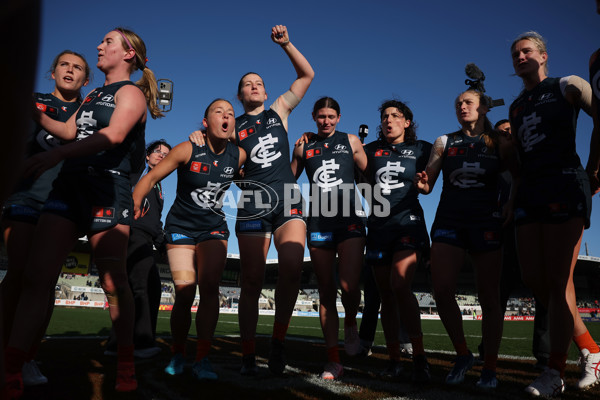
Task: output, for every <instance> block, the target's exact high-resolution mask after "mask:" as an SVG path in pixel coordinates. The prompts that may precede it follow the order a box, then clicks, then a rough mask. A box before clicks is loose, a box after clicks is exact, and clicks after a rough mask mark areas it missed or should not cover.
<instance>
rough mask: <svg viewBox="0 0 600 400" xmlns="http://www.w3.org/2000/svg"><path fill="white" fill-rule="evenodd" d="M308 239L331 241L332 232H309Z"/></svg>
mask: <svg viewBox="0 0 600 400" xmlns="http://www.w3.org/2000/svg"><path fill="white" fill-rule="evenodd" d="M310 240H311V241H312V242H331V241H333V232H311V233H310Z"/></svg>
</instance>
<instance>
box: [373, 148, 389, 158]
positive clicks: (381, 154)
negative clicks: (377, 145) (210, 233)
mask: <svg viewBox="0 0 600 400" xmlns="http://www.w3.org/2000/svg"><path fill="white" fill-rule="evenodd" d="M391 155H392V152H391V151H389V150H384V149H377V151H376V152H375V157H389V156H391Z"/></svg>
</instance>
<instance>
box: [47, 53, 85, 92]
mask: <svg viewBox="0 0 600 400" xmlns="http://www.w3.org/2000/svg"><path fill="white" fill-rule="evenodd" d="M52 79H54V80H55V81H56V83H55V84H56V87H58V88H59V89H61V90H67V91H71V92H79V90H80V89H81V87H82V86H85V85H87V84H88V78H86V76H85V61H83V60H82V59H81V57H78V56H76V55H74V54H63V55H62V56H60V58H59V59H58V62H57V63H56V68H55V69H54V71H53V72H52Z"/></svg>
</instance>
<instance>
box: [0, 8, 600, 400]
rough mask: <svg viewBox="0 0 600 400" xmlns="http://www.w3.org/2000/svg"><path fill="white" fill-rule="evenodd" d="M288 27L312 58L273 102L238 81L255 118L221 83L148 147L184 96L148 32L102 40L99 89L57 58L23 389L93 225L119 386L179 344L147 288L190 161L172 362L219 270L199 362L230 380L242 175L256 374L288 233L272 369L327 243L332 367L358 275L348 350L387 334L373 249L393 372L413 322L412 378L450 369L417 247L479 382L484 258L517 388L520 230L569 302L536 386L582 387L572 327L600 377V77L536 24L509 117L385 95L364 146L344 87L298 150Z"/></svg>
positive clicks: (13, 209)
mask: <svg viewBox="0 0 600 400" xmlns="http://www.w3.org/2000/svg"><path fill="white" fill-rule="evenodd" d="M599 11H600V6H599ZM271 40H272V41H273V42H274V43H275V44H277V45H279V46H281V48H282V50H283V51H284V52H285V54H286V55H287V56H288V58H289V59H290V61H291V63H292V65H293V67H294V69H295V71H296V74H297V78H296V79H295V80H294V82H293V83H292V85H291V87H290V88H289V90H288V91H286V92H285V93H283V94H282V95H280V96H279V97H277V98H276V99H275V101H274V102H273V103H272V104H270V105H268V104H266V100H267V94H266V93H267V92H266V88H265V84H264V81H263V78H262V77H261V76H260V75H258V74H257V73H254V72H249V73H247V74H245V75H244V76H243V77H242V78H241V79H240V81H239V84H238V90H237V95H238V99H239V100H240V102H241V103H242V105H243V108H244V114H243V115H241V116H238V117H237V118H236V116H235V113H234V109H233V106H232V104H231V103H230V102H229V101H227V100H224V99H216V100H214V101H212V102H211V103H210V104H209V105H208V106H207V107H206V111H205V113H204V118H203V120H202V124H203V129H202V131H197V132H194V133H192V134H191V135H190V137H189V140H186V141H184V142H182V143H180V144H178V145H176V146H174V147H173V148H171V146H170V145H169V144H168V143H166V142H165V141H157V142H153V143H151V144H150V145H148V146H146V144H145V134H144V132H145V126H146V120H147V111H149V112H150V116H151V117H152V118H159V117H162V116H163V115H162V113H161V111H160V110H159V109H158V107H157V105H156V104H157V102H156V99H157V88H156V79H155V77H154V74H153V73H152V71H151V70H150V69H149V68H147V66H146V62H147V59H146V47H145V44H144V42H143V41H142V39H141V38H140V37H139V36H138V35H136V34H135V33H134V32H132V31H130V30H127V29H124V28H115V29H114V30H112V31H110V32H108V33H107V34H106V35H105V37H104V39H103V40H102V42H101V44H100V45H98V48H97V49H98V63H97V67H98V69H99V70H100V71H101V72H102V73H104V75H105V82H104V86H102V87H99V88H96V89H94V90H93V91H91V92H90V93H89V94H88V95H87V96H86V97H85V98H82V96H81V94H80V90H81V88H82V87H83V86H85V85H87V83H88V78H89V72H90V71H89V66H88V64H87V62H86V61H85V59H84V58H83V57H82V56H81V55H79V54H77V53H75V52H72V51H64V52H62V53H61V54H59V55H58V56H57V57H56V58H55V60H54V62H53V64H52V67H51V72H52V78H53V79H54V80H55V90H54V91H53V92H52V93H48V94H41V93H36V94H35V95H34V102H35V109H36V112H35V113H34V122H35V127H34V132H33V136H32V138H31V141H30V149H29V154H28V159H27V161H26V165H25V175H24V178H23V179H22V180H21V181H20V183H19V186H18V187H17V188H16V190H15V192H14V194H13V195H12V196H11V197H10V198H9V199H8V200H7V201H6V202H5V204H4V210H3V215H2V229H3V234H4V240H5V243H6V246H7V254H8V258H9V265H8V271H7V274H6V277H5V279H4V280H3V281H2V284H1V286H0V298H1V303H2V322H3V330H2V337H3V346H4V347H3V348H4V352H5V370H6V382H7V386H6V390H7V394H8V398H11V399H13V398H14V399H17V398H20V397H21V396H22V394H23V383H24V380H25V383H27V381H26V377H25V375H26V374H30V373H32V369H33V370H34V371H33V373H34V374H35V373H37V374H38V375H41V374H40V373H39V370H37V371H35V370H36V369H37V366H36V365H35V361H33V360H34V358H35V355H36V352H37V348H38V346H39V345H40V341H41V338H42V337H43V335H44V333H45V330H46V327H47V324H48V322H49V320H50V317H51V314H52V307H53V304H54V287H55V283H56V280H57V278H58V275H59V272H60V269H61V266H62V264H63V261H64V259H65V258H66V256H67V255H68V253H69V252H70V251H71V250H72V249H73V247H74V245H75V243H76V241H77V239H78V238H79V237H81V236H83V235H87V237H88V240H89V243H90V245H91V248H92V255H93V259H94V263H95V264H96V266H97V268H98V271H99V274H100V280H101V284H102V288H103V290H104V292H105V294H106V298H107V302H108V306H109V313H110V317H111V320H112V323H113V330H112V332H111V339H110V340H109V343H108V345H107V354H108V353H111V354H114V355H116V356H117V379H116V384H115V389H116V390H117V391H120V392H130V391H134V390H136V388H137V385H138V384H137V380H136V377H135V363H134V357H149V356H152V355H154V354H156V352H157V351H160V349H158V348H157V347H156V343H155V330H156V318H157V317H156V314H157V312H158V304H157V303H156V302H155V301H154V300H153V299H152V298H150V297H151V296H150V295H149V294H148V293H149V292H155V291H156V289H155V288H156V287H158V291H160V280H159V279H158V272H157V271H156V265H155V264H154V261H153V253H152V252H153V245H156V240H157V238H159V237H161V238H162V237H163V235H162V232H163V231H162V227H161V223H160V216H161V211H162V206H163V200H162V199H163V196H162V188H161V183H160V182H161V180H162V179H164V178H165V177H166V176H168V175H169V174H170V173H172V172H173V171H175V170H177V191H176V196H175V201H174V203H173V206H172V207H171V209H170V210H169V212H168V215H167V217H166V220H165V226H164V238H165V242H166V243H165V247H166V252H167V256H168V260H169V265H170V268H171V274H172V278H173V282H174V285H175V298H176V300H175V304H174V306H173V311H172V314H171V331H172V346H171V351H172V358H171V361H170V362H169V364H168V365H167V366H166V368H165V373H167V374H169V375H180V374H182V373H183V372H184V365H185V362H186V354H185V347H186V346H185V343H186V339H187V337H188V333H189V329H190V325H191V318H192V315H191V311H190V308H191V305H192V303H193V302H194V298H195V294H196V288H198V289H199V293H200V301H199V304H198V312H197V314H196V316H195V323H196V330H197V335H198V340H197V349H196V354H195V356H194V362H193V364H192V374H193V376H194V377H195V378H196V379H198V380H216V379H218V376H217V373H216V372H215V370H214V368H213V367H212V365H211V362H210V359H209V353H210V350H211V344H212V339H213V335H214V331H215V328H216V325H217V322H218V318H219V305H220V301H219V283H220V280H221V276H222V274H223V271H224V269H225V264H226V257H227V242H228V238H229V235H230V232H229V229H228V226H227V223H226V215H225V213H224V211H223V209H222V207H219V204H221V202H222V200H223V197H224V196H225V194H226V191H227V190H228V188H229V187H230V186H231V185H232V184H236V185H237V186H238V187H239V189H240V190H241V192H242V193H243V194H242V198H244V199H245V201H244V202H243V204H242V205H241V206H238V207H237V217H236V224H235V233H236V235H237V239H238V243H239V253H240V266H241V267H240V268H241V294H240V298H239V308H238V315H239V329H240V336H241V350H242V359H241V368H240V373H241V374H242V375H250V376H252V375H256V374H257V372H258V368H257V364H256V349H255V347H256V345H255V336H256V328H257V322H258V303H259V297H260V293H261V290H262V287H263V280H264V276H265V265H266V259H267V253H268V250H269V247H270V245H271V241H273V242H274V245H275V249H276V250H277V253H278V261H279V270H278V279H277V285H276V290H275V319H274V323H273V333H272V338H271V348H270V353H269V356H268V368H269V370H270V371H271V373H273V374H276V375H281V374H284V373H285V370H286V365H287V361H286V357H285V337H286V334H287V330H288V326H289V323H290V319H291V316H292V312H293V310H294V306H295V304H296V300H297V295H298V292H299V289H300V277H301V273H302V265H303V256H304V250H305V244H306V243H307V244H308V249H309V252H310V257H311V261H312V265H313V269H314V272H315V275H316V278H317V283H318V291H319V304H320V306H319V317H320V323H321V327H322V331H323V336H324V339H325V344H326V355H325V357H324V359H325V360H326V361H325V362H324V368H323V372H322V373H321V375H320V377H321V378H322V379H325V380H335V379H338V378H340V377H341V376H342V375H343V373H344V366H343V365H342V363H341V360H340V350H339V348H338V332H339V329H340V326H339V325H340V321H339V317H338V311H337V307H336V298H337V293H338V288H339V289H341V301H342V304H343V307H344V311H345V318H344V320H343V327H344V329H343V330H344V350H345V352H346V354H348V355H350V356H357V355H359V354H361V353H363V352H364V351H365V350H368V346H369V345H370V343H368V341H367V342H365V341H364V340H361V337H359V329H358V326H357V319H356V316H357V313H358V309H359V303H360V299H361V293H360V282H361V273H362V271H363V264H366V265H367V266H368V269H367V271H368V274H369V275H370V278H371V279H373V280H374V282H375V283H376V287H377V292H378V293H377V294H376V295H378V296H379V297H380V299H381V322H382V326H383V329H384V336H385V340H386V346H387V349H388V354H389V358H390V369H389V371H388V374H389V375H391V376H395V374H397V372H396V371H399V368H400V367H399V365H400V363H401V361H400V360H401V344H400V343H401V342H400V339H399V336H400V334H401V331H404V333H405V335H406V336H407V337H408V341H410V343H411V345H412V363H413V366H412V371H413V372H412V379H413V381H414V382H415V383H417V384H426V383H427V382H429V381H430V380H431V375H430V371H429V363H428V360H427V356H426V353H425V345H426V343H424V340H423V331H422V328H421V319H420V313H419V306H418V302H417V299H416V298H415V296H414V294H413V292H412V289H411V284H412V280H413V277H414V275H415V270H416V268H417V266H418V265H422V264H423V260H429V262H430V267H431V276H432V283H433V293H434V297H435V300H436V305H437V310H438V312H439V315H440V318H441V320H442V322H443V324H444V327H445V328H446V330H447V333H448V336H449V338H450V339H451V341H452V344H453V346H454V349H455V351H456V359H455V363H454V366H453V368H452V370H451V371H450V373H449V374H448V375H447V377H446V378H445V382H446V383H447V384H449V385H458V384H461V383H462V382H463V381H464V379H465V374H466V372H467V371H468V370H469V369H471V367H472V366H473V365H474V363H475V362H476V358H475V357H474V355H473V353H472V352H471V350H470V349H469V348H468V347H467V342H466V339H465V334H464V332H463V326H462V316H461V313H460V310H459V307H458V304H457V302H456V298H455V294H456V285H457V280H458V274H459V271H460V269H461V268H462V266H463V264H464V261H465V257H466V256H467V255H468V256H469V257H470V259H471V260H472V263H473V265H474V268H475V271H476V279H477V290H478V298H479V302H480V304H481V308H482V344H481V346H480V348H479V357H478V359H479V361H480V362H481V363H482V364H483V367H482V370H481V375H480V378H479V380H478V381H477V383H476V385H477V386H478V387H480V388H482V389H485V390H493V389H495V388H496V386H497V385H498V380H497V378H496V363H497V359H498V351H499V347H500V342H501V339H502V326H503V318H504V315H503V314H504V310H505V308H506V302H505V301H504V300H501V293H500V280H501V275H502V260H503V249H504V243H509V242H510V241H512V242H513V244H514V243H516V248H517V250H516V252H517V255H518V260H519V263H520V266H521V275H522V278H523V282H524V283H525V284H526V285H527V286H529V287H530V288H531V289H532V290H533V292H534V294H535V296H536V302H537V303H539V305H540V308H542V307H543V308H546V309H547V310H548V318H549V325H548V330H549V332H550V343H549V344H548V350H547V359H546V360H545V364H546V366H547V368H545V369H544V370H543V372H542V373H541V374H540V376H539V377H538V378H537V379H536V380H535V381H534V382H532V383H531V384H530V385H529V386H527V387H526V388H525V390H526V392H528V393H530V394H531V395H533V396H558V395H560V394H561V393H562V392H563V391H564V390H565V384H564V381H563V375H564V371H565V367H566V361H567V352H568V349H569V346H570V343H571V341H573V342H574V343H575V344H576V345H577V347H578V348H579V350H580V353H581V356H580V361H581V368H582V375H581V379H580V380H579V382H578V384H577V389H579V390H585V389H588V388H590V387H592V386H594V385H596V384H597V383H598V382H600V348H599V347H598V345H597V344H596V343H595V342H594V340H593V338H592V337H591V335H590V334H589V332H588V330H587V328H586V326H585V324H584V323H583V322H582V320H581V317H580V315H579V312H578V310H577V306H576V297H575V288H574V285H573V269H574V267H575V263H576V260H577V255H578V253H579V247H580V244H581V237H582V234H583V230H584V229H585V228H587V227H589V225H590V214H591V196H592V195H593V194H595V193H597V191H598V190H599V189H600V183H599V180H598V169H599V166H600V132H599V130H600V121H599V120H598V117H599V115H600V108H599V106H600V98H599V96H600V93H599V92H598V88H597V87H596V88H595V91H593V90H592V88H591V87H590V85H589V83H588V82H586V81H585V80H584V79H582V78H579V77H577V76H568V77H563V78H550V77H548V76H547V73H548V71H547V68H546V61H547V58H548V54H547V49H546V45H545V42H544V39H543V38H542V37H541V36H540V35H539V34H537V33H536V32H526V33H525V34H522V35H521V36H519V37H518V38H517V39H516V40H515V41H514V42H513V43H512V45H511V49H510V51H511V55H512V60H513V66H514V69H515V75H517V76H518V77H519V78H521V79H522V80H523V84H524V89H523V91H522V93H521V94H520V96H519V97H518V98H517V99H516V100H515V101H514V102H513V104H512V105H511V106H510V110H509V115H508V117H509V118H508V119H507V120H501V121H498V122H497V123H496V125H495V126H494V125H492V123H491V121H490V120H489V119H488V117H487V113H488V111H489V110H490V108H491V107H492V106H493V105H492V104H491V103H490V98H489V97H487V96H485V95H484V94H483V93H482V92H481V91H479V90H477V89H476V88H469V89H467V90H466V91H464V92H463V93H460V94H459V95H458V96H457V97H456V99H455V101H454V105H455V111H456V117H457V120H458V122H459V124H460V126H461V129H460V130H458V131H456V132H452V133H448V134H445V135H442V136H440V137H438V138H437V139H436V140H435V142H434V143H433V144H431V143H428V142H426V141H423V140H418V139H417V133H416V128H415V126H416V124H415V118H416V117H415V115H414V114H413V111H412V110H411V109H410V108H409V107H408V106H407V105H406V104H405V103H403V102H401V101H399V100H386V101H384V102H382V104H381V105H380V107H379V113H380V122H381V124H380V126H379V127H378V137H377V139H376V140H375V141H373V142H371V143H369V144H366V145H363V143H361V141H360V139H359V138H358V137H357V136H355V135H349V134H346V133H343V132H340V131H338V130H337V129H336V127H337V125H338V123H339V122H340V118H341V107H340V104H339V103H338V102H337V101H336V100H335V99H333V98H331V97H323V98H321V99H319V100H317V101H316V103H315V104H314V106H313V110H312V118H313V120H314V121H315V123H316V133H313V134H305V135H304V136H303V137H302V138H301V139H300V140H299V141H298V142H297V143H296V145H295V146H294V150H293V153H292V154H290V147H289V142H288V132H287V130H288V118H289V116H290V114H291V112H292V111H293V110H294V108H295V107H296V106H297V105H298V104H299V103H300V102H301V101H302V99H303V97H304V95H305V94H306V92H307V91H308V89H309V87H310V85H311V82H312V80H313V78H314V75H315V72H314V71H313V69H312V67H311V65H310V63H309V62H308V60H307V59H306V58H305V57H304V56H303V55H302V54H301V53H300V51H299V50H298V49H297V48H296V47H295V46H294V45H293V44H292V42H291V41H290V37H289V34H288V30H287V28H286V27H285V26H282V25H277V26H275V27H273V28H272V31H271ZM599 53H600V52H596V53H595V54H594V55H592V59H591V60H590V79H591V80H594V79H595V80H597V79H598V75H599V74H600V59H599V57H598V54H599ZM136 70H141V71H142V78H141V79H140V81H138V82H135V83H134V82H132V81H131V80H130V78H131V74H132V73H133V72H135V71H136ZM581 109H582V110H583V111H585V112H586V113H587V114H589V115H591V116H593V118H594V132H593V134H592V147H591V152H590V159H589V161H588V165H587V167H586V168H585V169H584V168H583V166H582V165H581V162H580V159H579V157H578V155H577V153H576V151H575V125H576V119H577V115H578V112H579V110H581ZM144 158H145V161H146V163H144ZM303 171H305V172H306V176H307V178H308V181H309V182H310V184H311V185H310V188H311V193H310V196H309V201H308V203H307V204H305V203H304V200H303V198H302V195H301V194H300V188H299V186H298V184H297V183H296V181H297V179H298V178H299V177H300V176H301V174H302V172H303ZM440 173H441V174H442V175H443V183H442V192H441V197H440V202H439V205H438V208H437V212H436V214H435V218H434V220H433V225H432V228H431V232H428V230H427V228H426V224H425V218H426V216H425V214H424V212H423V209H422V208H421V205H420V204H419V195H427V194H429V193H431V191H432V190H433V188H434V185H435V183H436V181H437V178H438V177H439V175H440ZM359 187H360V188H361V190H360V192H361V193H362V194H363V196H364V193H365V191H367V192H369V193H371V194H373V195H372V196H364V197H365V198H367V197H370V198H371V200H372V201H369V209H370V212H369V213H368V215H367V211H369V210H365V209H363V206H362V203H361V200H360V197H359V194H358V192H359V190H358V188H359ZM244 194H247V196H245V195H244ZM499 198H500V201H499V200H498V199H499ZM284 199H285V201H284ZM265 205H266V207H265ZM381 205H384V207H383V211H381V209H379V208H378V207H379V206H381ZM265 210H268V212H266V211H265ZM307 210H309V212H307ZM427 217H428V218H429V216H427ZM336 259H337V261H336ZM336 262H337V264H338V265H337V266H336ZM150 282H152V283H150ZM503 302H504V304H503ZM25 316H26V317H25ZM363 323H364V321H363ZM361 330H362V327H361ZM371 340H372V339H371ZM42 378H43V376H42Z"/></svg>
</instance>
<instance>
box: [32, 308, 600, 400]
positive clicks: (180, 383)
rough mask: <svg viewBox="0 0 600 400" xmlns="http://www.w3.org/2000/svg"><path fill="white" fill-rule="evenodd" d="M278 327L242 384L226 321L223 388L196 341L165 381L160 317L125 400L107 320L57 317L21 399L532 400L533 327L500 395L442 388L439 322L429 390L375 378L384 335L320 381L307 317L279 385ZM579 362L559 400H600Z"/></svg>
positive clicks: (444, 365)
mask: <svg viewBox="0 0 600 400" xmlns="http://www.w3.org/2000/svg"><path fill="white" fill-rule="evenodd" d="M272 322H273V317H266V316H264V317H263V316H261V317H260V319H259V323H258V336H257V343H256V353H257V364H258V367H259V373H258V375H257V376H255V377H244V376H241V375H240V373H239V369H240V363H241V353H240V343H239V331H238V324H237V315H221V317H220V322H219V324H218V327H217V332H216V336H217V337H216V338H215V340H214V342H213V347H212V350H211V353H210V359H211V362H212V364H213V367H214V369H215V371H216V372H217V374H218V376H219V379H218V380H217V381H214V382H199V381H197V380H195V379H194V378H193V376H192V374H191V371H190V367H191V364H192V362H193V358H194V354H195V346H196V341H195V340H194V338H193V337H192V336H191V337H190V338H189V339H188V341H187V343H186V352H187V358H186V359H187V364H186V370H185V371H184V373H183V375H180V376H175V377H172V376H168V375H166V374H165V373H164V367H165V366H166V365H167V364H168V362H169V359H170V357H171V355H170V351H169V345H170V340H169V337H170V335H169V313H168V312H161V313H160V314H159V324H158V335H159V336H160V338H159V339H158V345H159V346H160V347H161V348H162V350H163V351H162V352H161V353H160V354H159V355H158V356H156V357H155V358H152V359H148V360H136V375H137V379H138V382H139V386H138V389H137V390H136V391H135V392H134V393H129V394H120V393H116V392H115V391H114V382H115V368H116V359H115V358H114V357H109V356H104V355H103V350H104V348H103V346H104V343H105V339H104V337H105V336H106V335H108V332H109V327H110V322H109V318H108V313H107V311H103V310H84V309H67V308H56V309H55V312H54V316H53V318H52V322H51V324H50V327H49V329H48V335H49V337H48V338H47V339H46V340H45V341H44V343H42V345H41V346H40V349H39V352H38V355H37V357H36V360H37V361H38V362H39V363H40V369H41V370H42V372H43V373H44V374H45V375H46V376H48V378H49V383H48V384H46V385H40V386H34V387H28V388H26V390H25V396H24V397H23V400H34V399H35V400H82V399H90V400H113V399H116V400H120V399H135V400H188V399H235V400H239V399H261V400H271V399H273V400H290V399H291V400H317V399H328V400H329V399H332V400H391V399H427V400H447V399H449V400H474V399H481V398H485V399H497V400H513V399H526V398H528V397H527V396H526V394H525V393H524V388H525V387H526V386H527V385H528V384H529V383H531V381H533V379H535V378H536V377H537V375H538V374H539V372H537V371H535V370H534V369H533V364H534V361H533V359H532V358H531V357H530V350H529V349H530V347H531V339H530V337H531V331H532V323H530V322H510V323H508V322H507V323H505V331H504V340H503V343H502V348H501V350H500V353H501V354H502V355H501V357H500V359H499V360H498V370H497V373H498V380H499V382H500V383H499V386H498V388H497V389H496V390H494V391H490V392H487V391H481V390H480V389H478V388H476V387H475V382H476V381H477V379H478V377H479V374H480V373H481V367H477V366H476V367H473V369H472V370H471V371H469V372H468V373H467V375H466V378H465V382H464V383H462V384H460V385H457V386H449V385H446V384H445V383H444V378H445V376H446V375H447V374H448V372H449V371H450V369H451V368H452V360H453V358H454V352H453V351H452V349H451V345H450V341H449V339H448V337H447V335H446V333H445V331H444V328H443V326H442V324H441V322H440V321H429V320H426V321H423V330H424V333H425V347H426V349H427V356H428V359H429V363H430V366H431V376H432V380H431V382H430V383H429V384H427V385H425V386H417V385H414V384H412V383H411V380H410V375H411V371H412V363H411V362H410V360H406V362H405V363H404V372H403V375H402V376H401V377H399V378H396V379H394V380H386V379H383V378H381V377H379V375H378V374H379V372H381V371H382V370H383V369H384V368H385V367H386V366H387V361H388V357H387V351H386V349H385V347H384V346H383V345H384V342H383V334H382V332H381V330H380V329H379V330H378V332H377V338H376V343H375V344H376V345H377V347H375V348H374V351H373V354H372V355H371V356H369V357H367V358H356V357H348V356H347V355H346V354H345V353H344V351H343V350H342V351H340V356H341V359H342V363H343V364H344V376H343V377H342V378H341V379H340V380H337V381H324V380H322V379H320V378H319V374H320V373H321V372H322V370H323V365H324V363H325V361H326V356H325V353H326V351H325V346H324V343H323V340H322V336H321V330H320V327H319V321H318V319H317V318H311V317H294V318H293V319H292V321H291V325H290V329H289V335H288V339H287V340H286V345H285V346H286V347H285V348H286V355H287V360H288V366H287V368H286V371H285V374H284V375H283V376H281V377H279V376H274V375H272V374H271V373H270V372H269V370H268V368H267V358H268V354H269V337H270V334H271V326H272ZM464 325H465V331H466V335H467V340H468V344H469V347H470V348H471V349H473V350H475V349H476V347H477V344H478V343H479V340H480V327H481V323H480V322H478V321H465V324H464ZM589 328H590V331H591V332H592V334H593V335H594V336H595V337H596V338H599V337H600V324H599V323H591V324H589ZM193 334H194V332H191V335H193ZM340 339H341V338H340ZM572 347H573V346H572ZM576 356H577V354H576V352H575V351H574V350H573V349H572V350H571V355H570V360H571V362H569V364H568V365H567V370H566V373H565V382H566V384H567V387H568V389H567V392H565V394H564V395H563V396H562V399H566V400H571V399H572V400H598V399H600V386H596V387H595V388H593V389H591V390H588V391H585V392H579V391H576V390H574V389H573V385H574V384H575V383H576V382H577V379H578V377H579V368H578V367H577V366H576V365H575V363H573V362H572V360H574V359H575V358H576Z"/></svg>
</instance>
